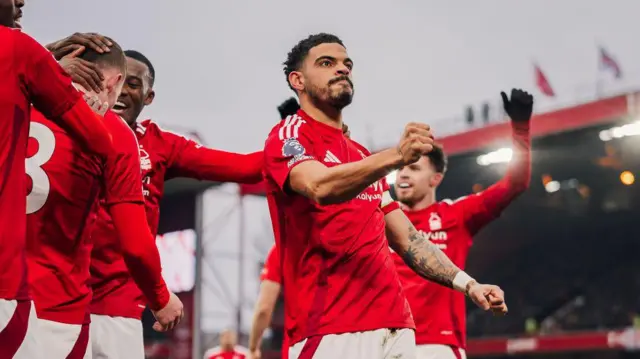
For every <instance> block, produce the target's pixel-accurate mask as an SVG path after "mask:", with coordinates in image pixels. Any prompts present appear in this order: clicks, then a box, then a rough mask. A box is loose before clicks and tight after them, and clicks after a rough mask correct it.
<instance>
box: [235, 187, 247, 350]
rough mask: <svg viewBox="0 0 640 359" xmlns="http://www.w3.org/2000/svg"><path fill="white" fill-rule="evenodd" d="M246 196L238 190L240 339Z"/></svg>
mask: <svg viewBox="0 0 640 359" xmlns="http://www.w3.org/2000/svg"><path fill="white" fill-rule="evenodd" d="M243 199H244V196H243V195H242V190H241V188H238V202H239V204H238V208H239V209H240V221H239V223H240V228H239V230H238V234H239V237H240V238H239V243H238V246H239V248H238V304H237V306H238V307H237V313H236V328H237V332H238V338H241V337H242V305H243V304H244V253H245V252H244V251H245V247H246V246H245V233H246V229H245V218H244V217H245V215H244V200H243Z"/></svg>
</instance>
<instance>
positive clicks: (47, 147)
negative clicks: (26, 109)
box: [26, 122, 56, 214]
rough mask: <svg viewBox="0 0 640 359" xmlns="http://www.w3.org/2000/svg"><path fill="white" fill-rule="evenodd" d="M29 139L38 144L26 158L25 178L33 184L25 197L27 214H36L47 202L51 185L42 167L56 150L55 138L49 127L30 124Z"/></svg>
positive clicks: (34, 123)
mask: <svg viewBox="0 0 640 359" xmlns="http://www.w3.org/2000/svg"><path fill="white" fill-rule="evenodd" d="M29 137H33V138H34V139H35V140H36V141H37V142H38V150H37V152H36V153H35V154H34V155H33V156H31V157H29V158H27V163H26V165H27V166H26V169H27V176H29V177H31V181H32V183H33V189H32V190H31V192H30V193H29V194H28V195H27V214H31V213H35V212H37V211H38V210H39V209H41V208H42V207H43V206H44V204H45V202H46V201H47V197H48V196H49V188H50V187H51V184H50V182H49V176H47V173H46V172H45V171H44V170H43V169H42V166H43V165H44V164H45V163H47V161H49V160H50V159H51V156H53V151H54V149H55V148H56V136H55V135H54V134H53V131H51V129H50V128H49V127H47V126H45V125H43V124H41V123H37V122H31V126H30V127H29Z"/></svg>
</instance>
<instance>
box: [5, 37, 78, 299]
mask: <svg viewBox="0 0 640 359" xmlns="http://www.w3.org/2000/svg"><path fill="white" fill-rule="evenodd" d="M0 44H2V46H0V64H2V66H0V78H1V79H2V81H1V82H0V132H1V133H2V135H3V138H4V140H3V141H2V142H1V143H0V231H1V232H2V236H1V237H0V298H2V299H27V298H28V296H29V295H28V289H27V274H26V270H27V269H26V257H25V240H26V227H27V225H26V219H27V217H26V214H25V213H26V202H25V199H24V194H25V193H26V192H27V177H26V176H25V164H24V159H25V158H26V150H27V138H28V134H29V121H30V103H31V102H33V103H34V104H35V105H36V106H37V107H38V108H39V109H40V110H41V111H43V112H44V113H47V114H50V115H53V116H60V115H62V114H63V113H65V112H67V111H68V110H69V109H70V108H71V107H72V106H73V105H74V104H75V103H76V102H78V100H79V99H80V95H79V94H78V92H77V91H76V90H75V89H74V88H73V87H72V86H71V79H70V78H69V77H68V76H66V74H65V73H64V71H62V69H60V66H58V64H57V63H56V62H55V61H54V60H53V58H52V57H51V55H50V54H49V53H48V52H47V50H45V49H44V48H43V47H42V46H40V45H39V44H38V43H37V42H36V41H35V40H33V39H32V38H30V37H29V36H28V35H26V34H24V33H22V32H20V31H18V30H14V29H9V28H6V27H2V26H0Z"/></svg>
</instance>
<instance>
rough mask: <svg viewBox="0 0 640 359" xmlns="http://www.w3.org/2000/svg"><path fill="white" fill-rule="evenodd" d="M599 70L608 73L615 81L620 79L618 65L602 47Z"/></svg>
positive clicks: (620, 74)
mask: <svg viewBox="0 0 640 359" xmlns="http://www.w3.org/2000/svg"><path fill="white" fill-rule="evenodd" d="M600 70H602V71H608V72H610V73H611V74H612V75H613V77H615V78H617V79H619V78H621V77H622V70H621V69H620V65H618V62H617V61H616V60H615V59H614V58H613V57H612V56H611V55H610V54H609V53H608V52H607V50H605V48H604V47H602V46H600Z"/></svg>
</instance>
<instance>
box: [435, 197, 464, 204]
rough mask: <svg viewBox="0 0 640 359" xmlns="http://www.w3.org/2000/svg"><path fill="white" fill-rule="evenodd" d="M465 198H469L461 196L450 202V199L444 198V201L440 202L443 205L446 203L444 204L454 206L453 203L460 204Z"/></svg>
mask: <svg viewBox="0 0 640 359" xmlns="http://www.w3.org/2000/svg"><path fill="white" fill-rule="evenodd" d="M467 197H469V196H462V197H458V198H456V199H454V200H452V199H450V198H445V199H443V200H442V201H441V202H444V203H446V204H449V205H451V204H454V203H456V202H460V201H462V200H463V199H465V198H467Z"/></svg>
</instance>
